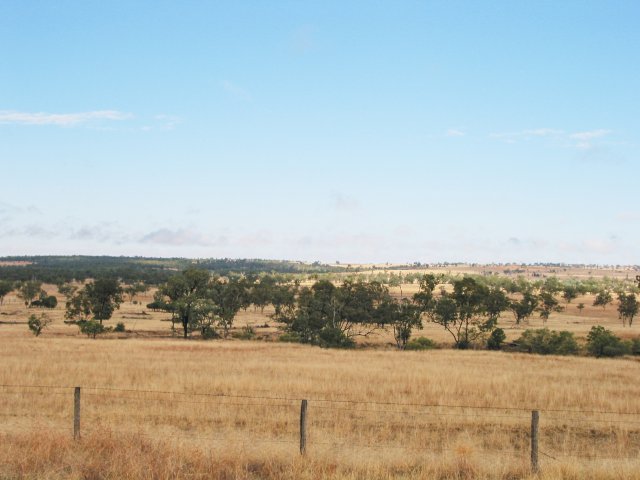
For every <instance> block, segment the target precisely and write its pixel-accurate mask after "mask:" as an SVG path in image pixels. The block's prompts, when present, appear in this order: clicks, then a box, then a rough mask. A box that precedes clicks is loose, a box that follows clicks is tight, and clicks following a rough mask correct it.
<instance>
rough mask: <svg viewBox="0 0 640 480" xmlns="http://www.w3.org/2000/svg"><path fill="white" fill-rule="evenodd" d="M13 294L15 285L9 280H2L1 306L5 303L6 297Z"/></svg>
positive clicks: (0, 281) (0, 289)
mask: <svg viewBox="0 0 640 480" xmlns="http://www.w3.org/2000/svg"><path fill="white" fill-rule="evenodd" d="M11 292H13V283H12V282H10V281H9V280H0V306H2V304H3V302H4V297H5V296H6V295H7V294H9V293H11Z"/></svg>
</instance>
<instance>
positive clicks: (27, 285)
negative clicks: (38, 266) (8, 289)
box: [18, 280, 47, 307]
mask: <svg viewBox="0 0 640 480" xmlns="http://www.w3.org/2000/svg"><path fill="white" fill-rule="evenodd" d="M42 292H44V290H42V282H39V281H37V280H29V281H26V282H22V283H21V284H20V286H19V287H18V297H20V298H21V299H22V300H24V304H25V306H26V307H31V303H32V302H33V301H34V300H35V299H36V298H38V297H39V296H41V295H42ZM46 294H47V293H46V292H44V295H46Z"/></svg>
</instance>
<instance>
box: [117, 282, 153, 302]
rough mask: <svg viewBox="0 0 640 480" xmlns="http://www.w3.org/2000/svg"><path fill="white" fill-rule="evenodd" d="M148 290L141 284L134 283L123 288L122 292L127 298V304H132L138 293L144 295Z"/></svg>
mask: <svg viewBox="0 0 640 480" xmlns="http://www.w3.org/2000/svg"><path fill="white" fill-rule="evenodd" d="M147 290H149V287H148V286H146V285H145V284H144V283H142V282H136V283H134V284H132V285H127V286H126V287H124V289H123V292H124V293H125V294H126V295H127V297H129V303H131V302H133V299H134V298H135V296H136V295H137V294H139V293H144V292H146V291H147Z"/></svg>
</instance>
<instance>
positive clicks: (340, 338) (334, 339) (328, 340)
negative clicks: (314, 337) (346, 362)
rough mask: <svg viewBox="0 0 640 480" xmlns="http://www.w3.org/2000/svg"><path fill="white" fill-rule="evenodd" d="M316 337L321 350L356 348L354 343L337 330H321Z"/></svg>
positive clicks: (331, 328) (329, 328) (330, 328)
mask: <svg viewBox="0 0 640 480" xmlns="http://www.w3.org/2000/svg"><path fill="white" fill-rule="evenodd" d="M318 337H319V338H318V344H319V345H320V346H321V347H323V348H353V347H355V346H356V342H354V341H353V339H351V338H349V337H347V336H346V335H345V334H344V333H342V331H341V330H340V329H339V328H333V327H327V328H323V329H322V330H321V331H320V334H319V335H318Z"/></svg>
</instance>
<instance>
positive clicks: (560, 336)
mask: <svg viewBox="0 0 640 480" xmlns="http://www.w3.org/2000/svg"><path fill="white" fill-rule="evenodd" d="M515 343H516V345H517V349H518V350H519V351H521V352H527V353H537V354H539V355H575V354H576V353H578V351H579V347H578V343H577V342H576V339H575V338H574V336H573V334H572V333H571V332H566V331H562V332H556V331H552V330H549V329H548V328H541V329H537V330H525V331H524V332H523V334H522V336H521V337H520V338H519V339H518V340H516V342H515Z"/></svg>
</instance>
